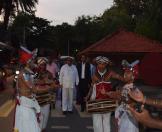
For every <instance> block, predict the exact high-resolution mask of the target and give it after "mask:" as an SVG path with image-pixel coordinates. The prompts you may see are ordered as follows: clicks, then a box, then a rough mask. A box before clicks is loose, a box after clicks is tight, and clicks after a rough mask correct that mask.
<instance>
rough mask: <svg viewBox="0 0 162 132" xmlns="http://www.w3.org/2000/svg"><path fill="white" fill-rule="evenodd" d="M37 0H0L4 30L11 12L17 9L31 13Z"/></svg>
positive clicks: (17, 10)
mask: <svg viewBox="0 0 162 132" xmlns="http://www.w3.org/2000/svg"><path fill="white" fill-rule="evenodd" d="M37 3H38V0H0V13H2V10H3V11H4V21H3V27H4V30H7V27H8V23H9V18H10V15H11V13H12V12H14V13H16V12H19V11H23V12H28V13H33V11H34V9H35V6H36V4H37Z"/></svg>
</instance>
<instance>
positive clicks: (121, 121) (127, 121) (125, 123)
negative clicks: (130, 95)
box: [115, 104, 139, 132]
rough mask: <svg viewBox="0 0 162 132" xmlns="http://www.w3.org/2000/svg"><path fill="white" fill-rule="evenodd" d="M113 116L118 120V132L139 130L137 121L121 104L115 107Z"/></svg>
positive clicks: (137, 131) (135, 131)
mask: <svg viewBox="0 0 162 132" xmlns="http://www.w3.org/2000/svg"><path fill="white" fill-rule="evenodd" d="M115 118H116V119H117V120H118V132H139V128H138V122H137V121H136V120H135V119H134V118H133V117H132V115H131V114H130V113H129V111H127V110H125V109H124V106H123V105H122V104H121V105H120V106H118V107H117V109H116V111H115Z"/></svg>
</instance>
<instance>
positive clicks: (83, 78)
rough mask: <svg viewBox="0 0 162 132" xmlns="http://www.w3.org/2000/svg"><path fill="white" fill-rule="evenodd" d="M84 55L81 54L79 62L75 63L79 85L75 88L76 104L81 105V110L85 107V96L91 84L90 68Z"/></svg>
mask: <svg viewBox="0 0 162 132" xmlns="http://www.w3.org/2000/svg"><path fill="white" fill-rule="evenodd" d="M86 60H87V58H86V56H85V55H81V62H79V63H78V64H77V70H78V74H79V85H78V88H77V104H80V106H81V112H84V111H85V109H86V102H85V99H84V98H85V97H86V96H87V94H88V91H89V86H90V84H91V69H90V64H89V63H87V62H86Z"/></svg>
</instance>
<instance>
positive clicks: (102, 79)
mask: <svg viewBox="0 0 162 132" xmlns="http://www.w3.org/2000/svg"><path fill="white" fill-rule="evenodd" d="M96 62H97V71H96V73H95V74H94V75H93V77H92V87H91V89H90V91H89V94H88V96H87V100H88V99H90V100H102V99H110V97H109V95H106V94H107V92H109V91H111V90H112V86H111V82H110V79H112V78H114V79H118V80H121V81H123V77H121V76H120V75H118V74H116V73H115V72H113V71H111V70H109V69H107V68H106V67H107V65H108V64H110V63H111V62H110V60H109V59H108V58H107V57H103V56H99V57H96ZM92 117H93V128H94V132H110V130H111V128H110V117H111V112H107V113H104V114H93V116H92Z"/></svg>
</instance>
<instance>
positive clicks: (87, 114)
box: [74, 103, 92, 118]
mask: <svg viewBox="0 0 162 132" xmlns="http://www.w3.org/2000/svg"><path fill="white" fill-rule="evenodd" d="M74 107H75V108H76V110H77V112H78V113H79V116H80V118H90V117H92V115H91V114H89V113H87V112H81V111H80V106H79V105H76V104H75V103H74Z"/></svg>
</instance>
